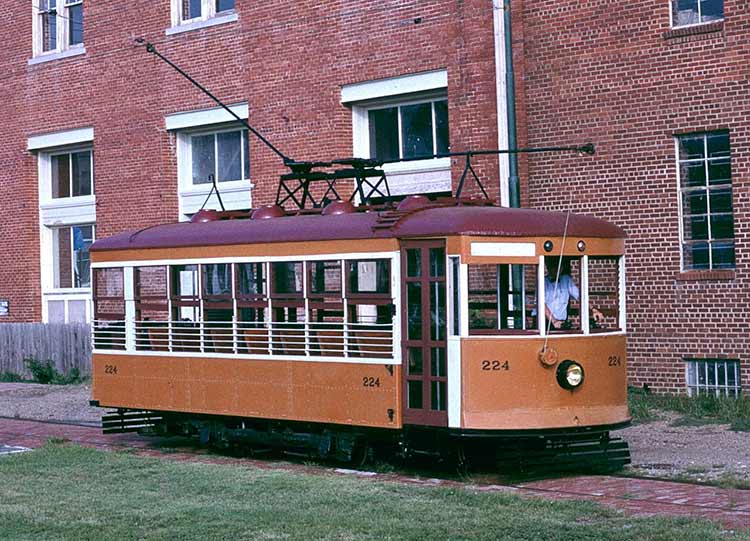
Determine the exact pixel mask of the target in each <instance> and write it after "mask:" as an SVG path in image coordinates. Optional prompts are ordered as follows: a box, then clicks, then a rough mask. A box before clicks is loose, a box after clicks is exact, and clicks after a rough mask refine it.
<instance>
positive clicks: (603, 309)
mask: <svg viewBox="0 0 750 541" xmlns="http://www.w3.org/2000/svg"><path fill="white" fill-rule="evenodd" d="M588 264H589V270H588V276H589V306H590V312H591V317H590V328H591V332H592V333H595V332H604V331H617V330H622V329H621V328H620V327H621V323H620V320H621V313H620V312H621V305H620V291H621V286H622V284H621V276H620V258H619V257H589V261H588Z"/></svg>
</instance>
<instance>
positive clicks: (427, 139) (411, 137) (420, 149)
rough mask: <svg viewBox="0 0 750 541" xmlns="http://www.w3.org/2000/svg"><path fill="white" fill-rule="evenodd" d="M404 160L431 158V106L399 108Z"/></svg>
mask: <svg viewBox="0 0 750 541" xmlns="http://www.w3.org/2000/svg"><path fill="white" fill-rule="evenodd" d="M401 138H402V140H403V155H404V158H418V157H420V156H424V157H432V154H433V144H432V104H430V103H420V104H417V105H407V106H405V107H401Z"/></svg>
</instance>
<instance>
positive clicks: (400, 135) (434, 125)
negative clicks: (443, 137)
mask: <svg viewBox="0 0 750 541" xmlns="http://www.w3.org/2000/svg"><path fill="white" fill-rule="evenodd" d="M440 102H447V97H437V98H432V99H422V100H412V101H402V102H398V103H390V104H382V105H377V106H373V107H368V108H367V110H366V111H367V124H368V132H369V139H370V157H371V158H376V157H377V156H376V155H375V152H376V150H377V149H376V147H375V145H374V143H373V134H374V127H373V126H372V125H371V122H372V119H371V117H370V112H373V111H383V110H386V109H396V121H397V124H396V131H397V133H396V134H394V135H396V136H397V139H398V159H399V160H403V159H404V158H405V157H406V158H409V159H418V158H420V156H419V155H416V156H406V154H407V152H406V151H405V147H404V145H405V140H404V118H403V117H404V115H403V111H404V109H405V108H408V107H413V106H418V105H424V104H430V124H431V125H430V136H431V138H432V149H431V155H430V156H425V157H424V159H427V160H428V159H433V156H435V155H437V154H439V148H438V147H439V139H440V133H439V132H438V118H437V112H436V103H440ZM446 115H447V108H446ZM445 122H446V123H448V124H449V120H448V118H446V119H445ZM445 145H446V147H447V145H448V141H445ZM445 150H447V148H446V149H445Z"/></svg>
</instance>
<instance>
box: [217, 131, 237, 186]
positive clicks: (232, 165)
mask: <svg viewBox="0 0 750 541" xmlns="http://www.w3.org/2000/svg"><path fill="white" fill-rule="evenodd" d="M216 141H217V144H218V151H219V178H218V179H217V180H218V181H219V182H224V181H227V180H242V162H241V161H240V160H241V153H242V136H241V132H239V131H233V132H225V133H218V134H216Z"/></svg>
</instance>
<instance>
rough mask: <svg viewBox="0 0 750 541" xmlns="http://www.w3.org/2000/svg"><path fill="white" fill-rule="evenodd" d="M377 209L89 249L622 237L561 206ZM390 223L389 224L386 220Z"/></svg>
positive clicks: (118, 240)
mask: <svg viewBox="0 0 750 541" xmlns="http://www.w3.org/2000/svg"><path fill="white" fill-rule="evenodd" d="M383 216H384V213H382V212H380V213H379V212H375V211H370V212H354V213H350V214H338V215H321V214H314V215H313V214H310V215H294V216H283V217H278V218H269V219H259V220H250V219H241V220H237V219H235V220H217V221H212V222H204V223H191V222H179V223H172V224H165V225H158V226H153V227H148V228H145V229H141V230H137V231H129V232H126V233H121V234H118V235H114V236H111V237H108V238H104V239H101V240H97V241H96V242H95V243H94V244H93V245H92V246H91V251H104V250H133V249H148V248H179V247H195V246H219V245H236V244H262V243H276V242H311V241H326V240H357V239H373V238H374V239H377V238H419V237H448V236H457V235H458V236H460V235H471V236H488V237H561V236H563V234H564V232H565V229H566V221H567V235H568V236H571V237H572V236H576V237H592V238H624V237H625V233H624V232H623V230H622V229H620V228H619V227H617V226H616V225H614V224H611V223H609V222H607V221H604V220H601V219H599V218H594V217H591V216H583V215H577V214H570V215H569V216H568V214H567V213H562V212H548V211H541V210H532V209H518V208H506V207H496V206H435V207H426V208H422V209H417V210H414V211H412V212H409V213H405V214H403V215H400V216H397V219H396V220H395V222H392V223H391V222H384V219H383ZM389 224H390V225H389Z"/></svg>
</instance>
